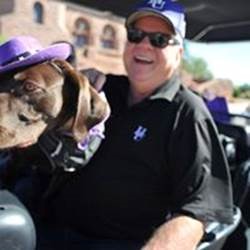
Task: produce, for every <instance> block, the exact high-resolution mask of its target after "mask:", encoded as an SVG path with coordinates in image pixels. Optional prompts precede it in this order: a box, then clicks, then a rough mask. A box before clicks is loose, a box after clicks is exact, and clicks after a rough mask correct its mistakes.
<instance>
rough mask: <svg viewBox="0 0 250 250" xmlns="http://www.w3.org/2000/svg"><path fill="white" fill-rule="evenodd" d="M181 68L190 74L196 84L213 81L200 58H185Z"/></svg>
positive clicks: (206, 66) (204, 62) (211, 75)
mask: <svg viewBox="0 0 250 250" xmlns="http://www.w3.org/2000/svg"><path fill="white" fill-rule="evenodd" d="M182 68H183V69H184V70H185V71H187V72H188V73H190V74H191V75H192V76H193V79H194V80H195V81H197V82H204V81H209V80H211V79H213V74H212V73H211V72H210V70H209V69H208V65H207V63H206V61H205V60H204V59H202V58H199V57H193V56H186V57H184V58H183V60H182Z"/></svg>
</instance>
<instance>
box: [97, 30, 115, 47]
mask: <svg viewBox="0 0 250 250" xmlns="http://www.w3.org/2000/svg"><path fill="white" fill-rule="evenodd" d="M101 45H102V47H103V48H106V49H115V48H116V32H115V29H114V28H113V27H112V26H111V25H106V26H105V27H104V28H103V32H102V36H101Z"/></svg>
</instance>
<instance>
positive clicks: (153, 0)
mask: <svg viewBox="0 0 250 250" xmlns="http://www.w3.org/2000/svg"><path fill="white" fill-rule="evenodd" d="M145 16H157V17H160V18H162V19H163V20H165V21H166V22H167V23H168V24H169V25H170V26H171V27H172V29H173V32H174V34H175V35H176V38H177V39H178V40H180V42H183V39H184V38H185V33H186V21H185V13H184V8H183V7H182V5H180V4H178V3H177V2H175V1H174V0H144V1H142V2H140V3H139V4H138V5H137V6H136V7H135V9H134V10H133V11H132V13H131V14H130V15H129V16H128V18H127V20H126V24H125V25H126V27H129V26H132V25H133V24H134V23H135V22H136V21H137V20H138V19H140V18H142V17H145Z"/></svg>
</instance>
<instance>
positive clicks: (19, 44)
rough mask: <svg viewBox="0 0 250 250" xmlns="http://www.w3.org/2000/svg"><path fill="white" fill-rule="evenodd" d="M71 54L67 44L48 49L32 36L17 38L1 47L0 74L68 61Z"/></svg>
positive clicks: (55, 45)
mask: <svg viewBox="0 0 250 250" xmlns="http://www.w3.org/2000/svg"><path fill="white" fill-rule="evenodd" d="M70 52H71V48H70V46H69V44H67V43H57V44H54V45H51V46H49V47H47V48H43V47H42V45H41V44H40V43H39V41H38V40H36V39H35V38H34V37H31V36H16V37H13V38H12V39H10V40H9V41H7V42H5V43H3V44H2V45H0V74H2V73H6V72H9V71H11V70H16V69H19V68H22V67H25V66H30V65H33V64H37V63H41V62H44V61H47V60H51V59H55V58H57V59H66V58H67V57H68V56H69V55H70Z"/></svg>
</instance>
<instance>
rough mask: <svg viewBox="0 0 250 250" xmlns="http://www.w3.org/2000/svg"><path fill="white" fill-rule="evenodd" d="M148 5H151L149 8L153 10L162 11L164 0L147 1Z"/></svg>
mask: <svg viewBox="0 0 250 250" xmlns="http://www.w3.org/2000/svg"><path fill="white" fill-rule="evenodd" d="M148 4H151V6H152V7H153V8H154V9H160V10H161V9H162V8H163V7H164V5H165V1H164V0H149V1H148Z"/></svg>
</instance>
